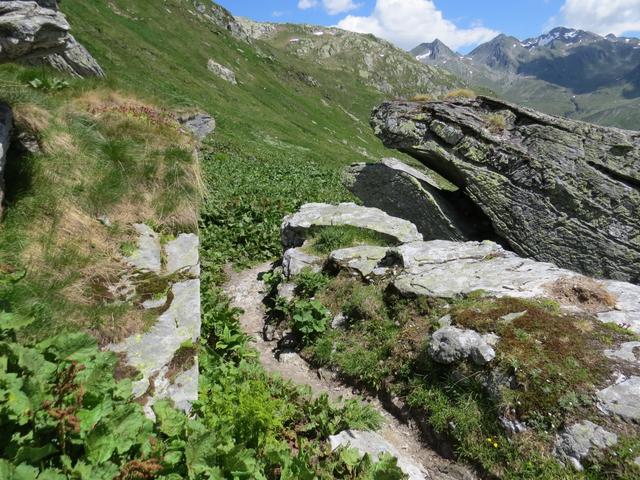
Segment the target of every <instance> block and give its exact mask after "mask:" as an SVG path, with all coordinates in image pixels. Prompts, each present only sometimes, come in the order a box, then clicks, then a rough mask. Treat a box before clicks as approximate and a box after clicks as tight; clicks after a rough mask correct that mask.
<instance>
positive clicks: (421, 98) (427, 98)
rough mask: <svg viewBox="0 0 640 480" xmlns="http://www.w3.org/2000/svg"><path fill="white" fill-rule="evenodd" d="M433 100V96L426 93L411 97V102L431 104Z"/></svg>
mask: <svg viewBox="0 0 640 480" xmlns="http://www.w3.org/2000/svg"><path fill="white" fill-rule="evenodd" d="M433 100H434V98H433V96H432V95H429V94H428V93H418V94H416V95H414V96H413V97H411V101H412V102H431V101H433Z"/></svg>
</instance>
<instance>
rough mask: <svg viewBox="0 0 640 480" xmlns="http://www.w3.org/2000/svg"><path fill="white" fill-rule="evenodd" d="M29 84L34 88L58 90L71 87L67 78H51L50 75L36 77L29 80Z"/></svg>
mask: <svg viewBox="0 0 640 480" xmlns="http://www.w3.org/2000/svg"><path fill="white" fill-rule="evenodd" d="M27 84H28V85H29V86H30V87H31V88H33V89H34V90H43V91H51V92H56V91H59V90H64V89H65V88H69V82H67V81H66V80H60V79H59V78H53V79H50V78H49V77H46V76H45V77H42V78H40V77H36V78H34V79H33V80H30V81H28V82H27Z"/></svg>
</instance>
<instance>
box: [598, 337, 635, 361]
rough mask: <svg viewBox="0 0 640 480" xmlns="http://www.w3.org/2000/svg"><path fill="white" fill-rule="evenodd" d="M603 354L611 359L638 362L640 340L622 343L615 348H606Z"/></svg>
mask: <svg viewBox="0 0 640 480" xmlns="http://www.w3.org/2000/svg"><path fill="white" fill-rule="evenodd" d="M636 352H637V353H636ZM604 354H605V355H606V356H607V357H609V358H612V359H617V360H624V361H626V362H631V363H639V362H640V342H627V343H623V344H622V345H620V348H618V349H617V350H606V351H605V352H604Z"/></svg>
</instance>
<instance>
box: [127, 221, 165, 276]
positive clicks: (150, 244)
mask: <svg viewBox="0 0 640 480" xmlns="http://www.w3.org/2000/svg"><path fill="white" fill-rule="evenodd" d="M133 227H134V228H135V229H136V232H138V249H137V250H136V251H135V252H134V253H133V255H131V256H130V257H127V262H128V263H129V264H130V265H131V266H132V267H134V268H136V269H138V270H141V271H147V272H153V273H160V271H161V270H162V248H161V246H160V238H159V237H158V234H157V233H156V232H154V231H153V229H152V228H151V227H149V226H148V225H145V224H144V223H136V224H135V225H134V226H133Z"/></svg>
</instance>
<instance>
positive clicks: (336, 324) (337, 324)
mask: <svg viewBox="0 0 640 480" xmlns="http://www.w3.org/2000/svg"><path fill="white" fill-rule="evenodd" d="M347 320H348V318H347V316H346V315H345V314H344V313H342V312H340V313H339V314H337V315H336V316H335V317H333V320H331V328H342V327H344V326H345V325H346V324H347Z"/></svg>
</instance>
